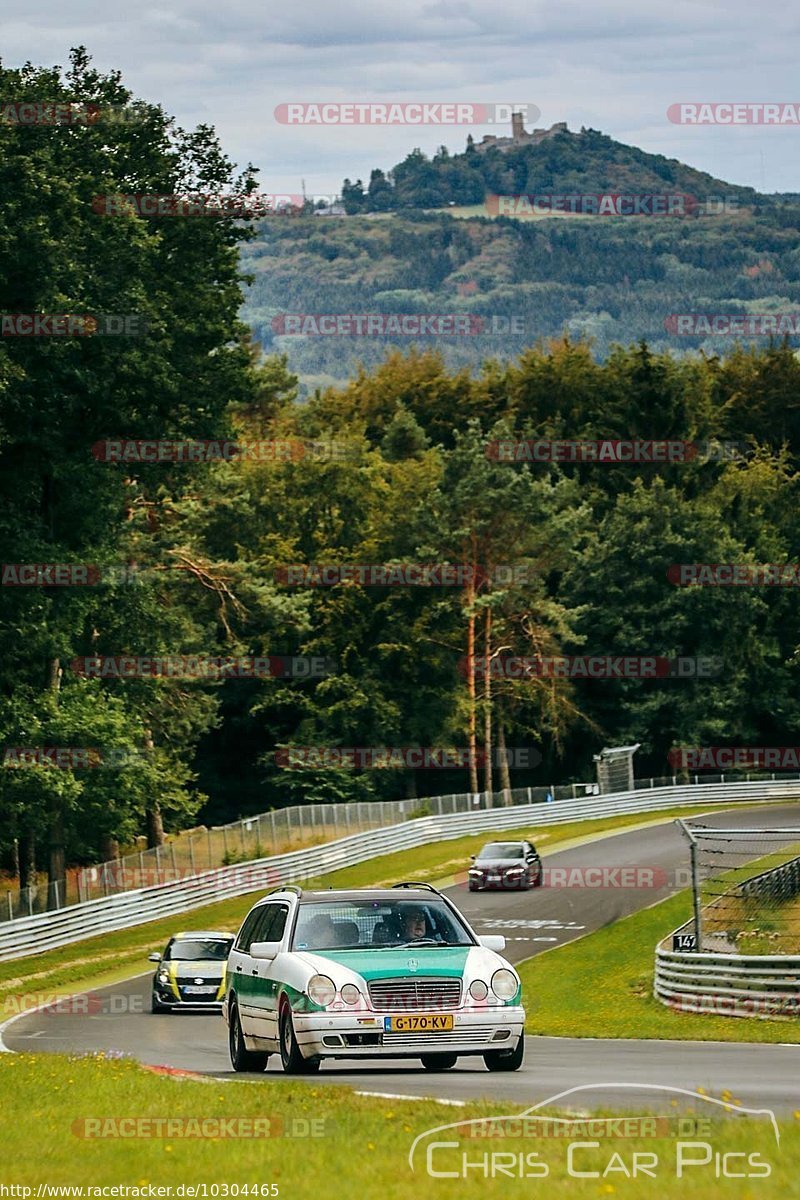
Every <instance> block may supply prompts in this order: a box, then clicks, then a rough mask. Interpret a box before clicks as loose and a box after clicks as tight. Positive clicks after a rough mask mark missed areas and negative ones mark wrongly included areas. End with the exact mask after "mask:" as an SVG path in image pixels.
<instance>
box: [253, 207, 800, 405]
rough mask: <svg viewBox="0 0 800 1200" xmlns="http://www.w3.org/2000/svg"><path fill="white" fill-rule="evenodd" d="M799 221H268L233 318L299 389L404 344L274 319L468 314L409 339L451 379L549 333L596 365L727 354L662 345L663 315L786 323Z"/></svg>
mask: <svg viewBox="0 0 800 1200" xmlns="http://www.w3.org/2000/svg"><path fill="white" fill-rule="evenodd" d="M590 190H591V189H590ZM799 222H800V206H797V205H788V204H786V205H778V204H775V205H773V206H772V207H769V208H764V209H762V208H756V209H751V208H741V209H736V208H734V209H732V210H731V211H729V212H725V213H719V214H716V215H712V214H708V215H704V216H700V217H691V218H665V217H646V218H642V217H631V218H606V217H576V218H563V217H552V218H544V219H541V220H540V219H536V220H532V221H529V220H524V219H523V220H517V219H514V218H509V217H498V218H496V219H490V218H489V217H482V218H481V217H470V218H469V219H457V218H454V217H452V216H449V215H447V213H405V212H404V213H402V214H401V213H397V214H395V215H392V216H390V217H385V218H374V217H369V216H358V217H345V218H318V217H309V218H307V219H296V220H292V219H289V218H281V217H275V218H270V219H267V220H264V221H262V222H260V223H259V225H258V226H257V230H256V236H255V238H254V239H253V240H252V241H251V242H248V243H247V244H246V245H245V246H244V247H243V264H244V266H245V269H246V270H247V271H248V273H249V274H250V275H251V277H252V284H251V286H249V287H248V288H247V289H246V292H245V305H244V308H243V310H242V317H243V319H244V320H245V321H246V322H247V324H248V325H249V326H250V327H251V329H252V330H253V334H254V337H255V338H256V340H257V341H258V342H259V343H260V344H261V345H262V346H263V348H264V349H265V351H266V352H267V353H282V354H286V355H287V358H288V362H289V365H290V367H291V368H292V370H293V371H294V372H295V373H296V374H298V375H300V377H301V383H302V385H303V392H304V394H305V393H308V392H309V391H311V390H313V388H314V387H315V386H324V385H325V384H327V383H332V382H334V381H337V380H341V381H344V380H346V379H348V378H349V377H351V376H352V374H353V372H354V371H355V370H356V369H357V367H358V365H359V364H360V363H363V364H365V365H367V366H376V365H377V364H378V363H379V362H380V361H381V360H382V358H383V357H384V355H385V353H386V351H387V349H389V348H391V347H393V346H394V347H398V348H402V349H407V348H408V346H409V344H410V343H411V341H412V339H411V338H409V337H398V336H394V337H392V336H390V335H388V334H386V335H383V334H382V335H380V336H373V335H370V336H346V337H342V336H305V335H302V334H300V335H298V334H286V333H283V332H281V326H280V317H281V314H284V313H301V314H328V313H381V314H392V313H399V314H405V313H445V314H449V313H460V314H464V315H468V316H471V317H473V318H477V317H481V318H483V321H484V326H483V330H482V331H481V332H480V333H478V334H477V335H476V336H468V337H452V336H444V337H442V338H440V339H439V340H438V341H437V342H434V341H433V339H432V338H431V337H429V336H428V337H425V338H422V339H418V341H419V342H420V344H424V345H428V346H430V345H437V346H438V348H439V349H440V350H441V352H442V354H443V355H444V358H445V362H446V363H447V364H448V366H450V367H451V368H453V369H459V368H461V367H472V368H474V369H478V368H479V367H480V364H481V363H482V362H483V361H484V360H485V359H487V358H490V357H497V358H501V359H504V360H505V361H510V360H511V359H513V358H515V357H516V356H517V355H519V354H520V353H521V352H522V351H523V350H524V349H525V348H526V347H528V346H530V345H531V344H535V343H536V342H537V341H540V340H547V339H550V338H553V337H559V336H560V335H561V334H562V333H563V332H564V331H566V332H568V333H569V335H570V336H571V337H572V338H574V339H583V340H588V341H590V342H591V345H592V350H593V354H594V357H595V358H596V359H597V360H598V361H601V360H603V359H605V358H606V357H607V356H608V354H609V353H610V352H611V350H612V349H613V347H614V346H615V345H623V346H625V345H630V344H631V343H632V342H636V341H639V340H641V339H643V338H644V339H646V340H647V342H648V345H650V346H651V348H652V349H653V350H655V351H657V352H660V351H665V352H669V353H670V354H672V355H674V356H683V355H684V354H686V353H687V352H696V351H698V350H704V351H706V352H707V353H726V352H727V350H728V348H729V347H730V345H731V338H730V337H729V336H726V335H719V336H714V335H712V334H708V333H698V334H692V335H689V336H675V334H674V331H673V330H672V329H671V327H670V325H669V323H668V318H669V317H670V316H671V314H675V313H678V314H681V313H726V314H733V313H742V314H745V313H754V314H759V315H760V314H765V313H789V314H792V313H793V314H795V316H796V315H797V313H798V311H800V269H799V268H800V250H798V246H797V228H798V223H799ZM765 340H766V339H765V338H764V337H763V336H759V337H756V338H755V339H754V344H760V345H763V344H764V343H765ZM795 344H796V342H795Z"/></svg>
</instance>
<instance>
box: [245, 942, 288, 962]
mask: <svg viewBox="0 0 800 1200" xmlns="http://www.w3.org/2000/svg"><path fill="white" fill-rule="evenodd" d="M280 952H281V944H280V942H253V944H252V946H251V947H250V957H251V958H258V959H261V961H262V962H272V960H273V958H277V957H278V955H279V954H280Z"/></svg>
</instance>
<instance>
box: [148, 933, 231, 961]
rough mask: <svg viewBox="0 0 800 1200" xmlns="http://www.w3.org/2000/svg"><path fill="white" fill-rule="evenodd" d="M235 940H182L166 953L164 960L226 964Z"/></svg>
mask: <svg viewBox="0 0 800 1200" xmlns="http://www.w3.org/2000/svg"><path fill="white" fill-rule="evenodd" d="M232 944H233V938H231V939H228V938H198V939H197V941H195V940H194V939H190V938H180V939H179V941H177V942H172V943H171V944H170V945H169V946H167V948H166V950H165V951H164V958H165V959H169V960H171V961H173V962H176V961H177V962H199V961H200V960H201V959H203V960H205V961H206V962H208V961H209V960H211V961H213V962H216V961H220V962H224V961H225V959H226V958H227V957H228V954H229V953H230V949H231V946H232Z"/></svg>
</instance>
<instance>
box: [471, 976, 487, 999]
mask: <svg viewBox="0 0 800 1200" xmlns="http://www.w3.org/2000/svg"><path fill="white" fill-rule="evenodd" d="M469 994H470V996H472V999H473V1000H485V999H486V997H487V996H488V995H489V989H488V987H487V986H486V984H485V983H484V982H483V980H482V979H473V981H472V983H471V984H470V985H469Z"/></svg>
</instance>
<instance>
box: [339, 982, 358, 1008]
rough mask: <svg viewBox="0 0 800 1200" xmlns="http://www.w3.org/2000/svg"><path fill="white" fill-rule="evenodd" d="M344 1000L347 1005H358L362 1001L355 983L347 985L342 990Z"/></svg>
mask: <svg viewBox="0 0 800 1200" xmlns="http://www.w3.org/2000/svg"><path fill="white" fill-rule="evenodd" d="M342 999H343V1000H344V1002H345V1004H358V1002H359V1000H360V999H361V992H360V991H359V990H358V988H357V987H356V985H355V984H354V983H346V984H345V985H344V987H343V988H342Z"/></svg>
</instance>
